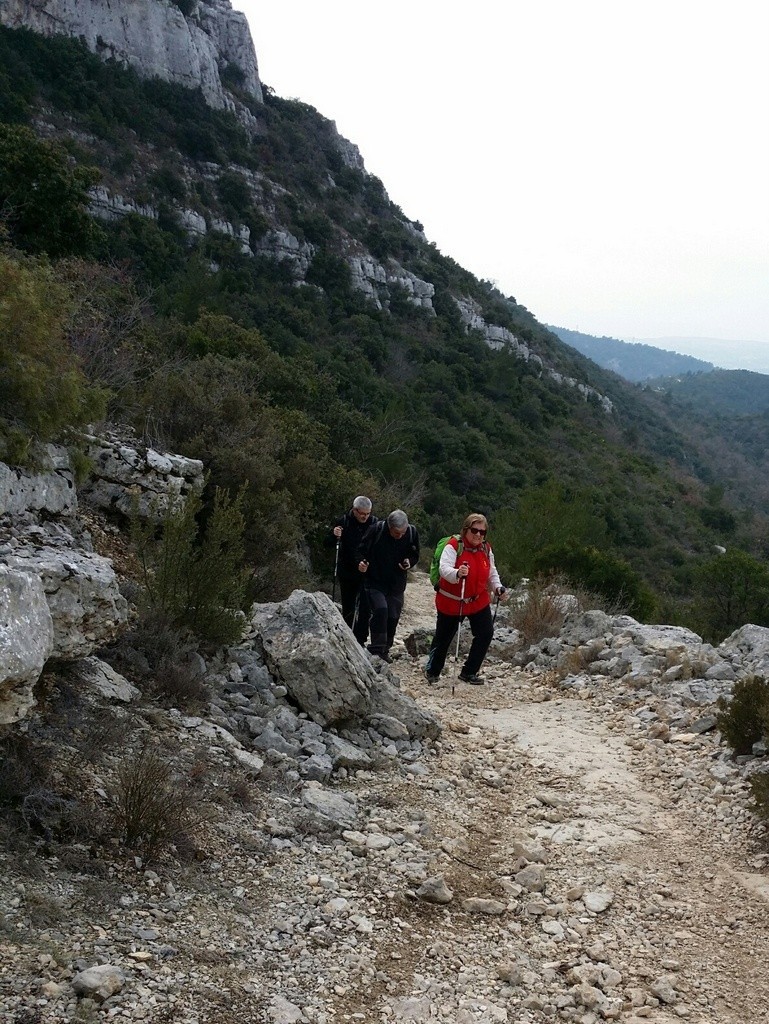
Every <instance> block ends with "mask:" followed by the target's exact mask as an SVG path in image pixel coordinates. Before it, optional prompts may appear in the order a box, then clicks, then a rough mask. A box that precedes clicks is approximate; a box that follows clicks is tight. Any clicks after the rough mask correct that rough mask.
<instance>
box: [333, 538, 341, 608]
mask: <svg viewBox="0 0 769 1024" xmlns="http://www.w3.org/2000/svg"><path fill="white" fill-rule="evenodd" d="M341 544H342V540H341V538H339V539H338V540H337V542H336V557H335V558H334V584H333V586H332V587H331V600H332V601H333V602H334V604H336V574H337V570H338V569H339V548H340V547H341Z"/></svg>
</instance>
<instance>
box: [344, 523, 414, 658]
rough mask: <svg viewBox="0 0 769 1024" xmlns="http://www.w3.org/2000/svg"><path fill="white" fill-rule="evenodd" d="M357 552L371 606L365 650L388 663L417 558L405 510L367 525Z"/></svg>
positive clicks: (359, 567)
mask: <svg viewBox="0 0 769 1024" xmlns="http://www.w3.org/2000/svg"><path fill="white" fill-rule="evenodd" d="M358 554H359V560H358V569H359V570H360V571H361V572H362V573H365V581H364V584H363V586H364V590H365V593H366V596H367V598H368V604H369V607H370V609H371V644H370V646H369V651H370V652H371V653H372V654H376V655H378V656H379V657H380V658H382V659H383V660H384V661H387V662H389V661H390V648H391V647H392V643H393V640H394V638H395V630H396V629H397V627H398V620H399V619H400V617H401V612H402V611H403V596H404V592H405V590H406V573H407V572H408V571H409V569H413V568H414V566H415V565H416V564H417V562H418V561H419V534H418V533H417V530H416V527H415V526H410V525H409V521H408V517H407V515H406V513H405V512H403V511H401V509H399V508H396V509H395V511H394V512H391V513H390V514H389V516H388V517H387V519H386V520H384V521H383V522H380V523H378V524H377V525H376V526H370V527H369V528H368V530H367V531H366V534H365V536H364V538H363V541H362V542H361V545H360V548H359V552H358Z"/></svg>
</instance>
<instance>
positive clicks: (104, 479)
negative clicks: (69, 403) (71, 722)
mask: <svg viewBox="0 0 769 1024" xmlns="http://www.w3.org/2000/svg"><path fill="white" fill-rule="evenodd" d="M85 440H86V442H87V444H88V449H87V450H88V453H89V455H90V457H91V460H92V464H93V475H92V478H91V480H90V482H89V484H88V486H87V488H86V490H87V492H88V496H89V500H90V501H91V502H92V503H93V504H94V505H97V506H100V507H102V508H105V509H108V510H116V511H119V512H121V513H123V514H124V515H128V514H130V513H131V512H132V511H133V510H134V509H137V510H138V512H139V514H140V515H143V516H147V517H153V516H160V515H162V513H163V511H164V510H165V509H166V508H167V507H168V505H169V504H170V503H171V502H177V501H184V500H185V498H186V497H187V496H188V495H190V494H192V493H194V492H196V491H199V490H200V489H201V488H202V487H203V480H204V478H203V464H202V462H200V461H198V460H197V459H186V458H184V457H183V456H180V455H171V454H165V453H162V452H157V451H155V450H154V449H152V448H149V447H147V446H146V445H141V444H139V443H138V442H136V441H135V440H132V441H129V440H127V439H126V437H118V436H117V435H115V434H111V435H109V436H107V437H97V436H96V435H90V436H88V435H87V436H86V438H85ZM43 457H44V461H45V462H47V464H48V469H47V470H45V471H43V470H41V471H39V472H37V473H30V472H28V471H25V470H20V469H15V468H12V467H10V466H6V465H5V464H4V463H0V724H10V723H12V722H17V721H19V720H21V719H22V718H24V717H25V716H26V715H27V714H28V712H29V711H30V709H31V708H32V707H33V706H34V704H35V697H34V687H35V684H36V683H37V680H38V679H39V677H40V674H41V672H42V671H43V668H44V666H45V664H46V662H47V661H49V660H50V659H56V660H58V661H65V662H74V661H78V660H79V659H82V658H88V657H89V656H91V655H93V654H94V652H95V651H97V650H98V649H99V648H100V647H103V646H104V645H105V644H107V643H109V642H110V641H111V640H113V639H114V638H115V637H116V636H117V635H118V634H119V633H120V632H121V631H122V630H123V628H124V626H125V624H126V622H127V619H128V603H127V601H126V599H125V597H124V596H123V595H122V593H121V592H120V588H119V584H118V578H117V575H116V573H115V570H114V567H113V565H112V562H111V561H110V560H109V559H108V558H104V557H102V556H101V555H99V554H97V553H96V552H94V550H93V546H92V543H91V539H90V536H89V534H88V533H87V532H86V531H85V530H84V528H83V524H82V522H81V521H80V520H79V518H78V515H77V512H78V497H77V493H76V490H75V483H74V477H73V473H72V470H71V468H70V462H69V457H68V455H67V452H66V450H65V449H63V448H58V447H55V446H53V445H51V446H49V447H48V448H47V449H46V450H45V452H44V453H43ZM83 673H84V674H83V676H82V679H83V681H84V682H88V683H89V684H92V685H95V686H96V687H97V688H100V689H101V690H102V692H103V695H106V693H107V692H109V693H111V694H112V696H113V697H114V699H115V700H118V701H122V700H126V699H131V697H132V694H131V691H130V687H129V684H127V683H126V682H125V680H121V678H120V677H118V676H116V675H113V674H111V670H109V667H108V666H104V667H103V669H102V670H100V671H98V672H97V671H96V667H95V666H93V665H90V666H86V668H84V669H83Z"/></svg>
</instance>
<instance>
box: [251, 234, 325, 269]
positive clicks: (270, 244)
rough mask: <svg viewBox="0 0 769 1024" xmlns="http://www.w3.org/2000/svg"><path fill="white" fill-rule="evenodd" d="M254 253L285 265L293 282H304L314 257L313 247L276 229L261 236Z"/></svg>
mask: <svg viewBox="0 0 769 1024" xmlns="http://www.w3.org/2000/svg"><path fill="white" fill-rule="evenodd" d="M254 253H255V254H256V255H257V256H264V257H266V258H267V259H271V260H276V261H277V262H278V263H285V264H287V265H288V266H289V267H290V268H291V274H292V276H293V278H294V280H296V281H304V278H305V276H306V274H307V271H308V270H309V267H310V264H311V263H312V258H313V256H314V255H315V246H314V245H312V243H310V242H300V241H299V239H298V238H296V237H295V236H294V235H292V234H291V232H290V231H285V230H282V229H280V228H276V229H275V230H273V231H268V232H267V233H266V234H264V235H262V237H261V238H260V239H259V241H258V242H257V243H256V244H255V245H254Z"/></svg>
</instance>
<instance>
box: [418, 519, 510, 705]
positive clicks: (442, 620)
mask: <svg viewBox="0 0 769 1024" xmlns="http://www.w3.org/2000/svg"><path fill="white" fill-rule="evenodd" d="M488 529H489V525H488V523H487V521H486V517H485V516H482V515H480V514H479V513H477V512H474V513H471V514H470V515H469V516H468V517H467V518H466V519H465V521H464V523H463V524H462V530H461V532H460V534H459V537H458V538H457V537H449V539H448V540H447V541H446V545H445V547H444V549H443V551H442V553H441V558H440V582H439V585H438V586H437V588H436V594H435V607H436V609H437V616H438V618H437V622H436V624H435V634H434V636H433V643H432V647H431V648H430V653H429V654H428V655H427V663H426V664H425V667H424V675H425V678H426V679H427V681H428V683H435V682H437V681H438V678H439V676H440V674H441V672H442V670H443V666H444V664H445V662H446V655H447V653H448V650H449V647H450V646H451V641H452V640H453V639H454V637H455V636H456V632H457V629H458V628H459V624H460V622H463V621H464V620H465V619H467V621H468V622H469V623H470V631H471V632H472V634H473V642H472V644H471V645H470V653H469V654H468V655H467V658H466V660H465V663H464V665H463V666H462V670H461V671H460V673H459V678H460V679H461V680H462V681H463V682H465V683H472V684H473V685H474V686H481V685H483V681H484V680H483V677H482V676H480V675H478V672H479V671H480V668H481V665H482V664H483V659H484V658H485V657H486V651H488V649H489V644H490V643H491V638H492V636H493V635H494V626H493V621H492V617H491V596H490V595H491V594H492V593H493V594H496V596H497V597H498V598H500V599H501V600H503V601H504V600H507V597H506V596H505V595H506V593H507V591H506V589H505V587H503V586H502V582H501V580H500V578H499V573H498V572H497V567H496V565H495V564H494V553H493V552H492V550H491V546H490V545H489V544H488V543H487V542H486V534H487V533H488ZM463 584H464V600H463V599H462V585H463Z"/></svg>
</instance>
